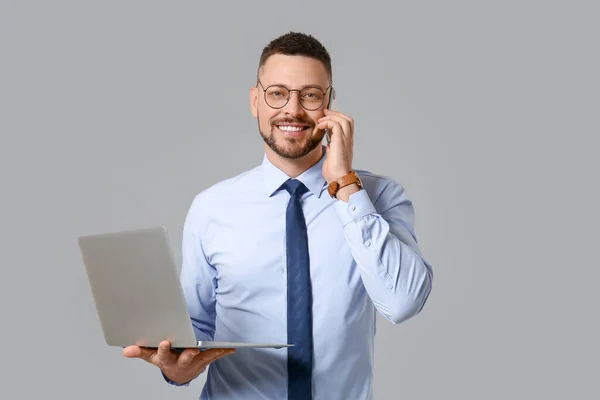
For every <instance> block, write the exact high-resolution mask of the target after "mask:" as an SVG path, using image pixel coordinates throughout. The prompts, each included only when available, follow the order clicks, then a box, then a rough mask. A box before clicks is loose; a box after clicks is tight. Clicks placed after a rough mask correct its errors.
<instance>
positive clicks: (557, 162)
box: [0, 1, 600, 400]
mask: <svg viewBox="0 0 600 400" xmlns="http://www.w3.org/2000/svg"><path fill="white" fill-rule="evenodd" d="M593 3H594V2H592V1H589V2H581V1H569V2H566V1H565V2H557V1H536V2H533V1H518V2H517V1H502V2H481V1H479V2H477V1H453V2H443V1H437V2H406V1H402V2H374V1H369V2H365V3H361V4H360V5H358V4H355V3H352V4H344V3H342V2H335V3H333V2H300V3H283V2H265V1H254V2H239V4H238V5H234V4H233V3H229V2H223V3H205V2H200V1H185V2H182V1H169V2H167V1H164V2H158V1H101V2H100V1H97V2H90V1H85V2H84V1H52V2H50V1H37V2H32V1H2V2H0V4H1V6H0V46H1V47H0V85H1V86H0V101H1V103H0V113H1V114H0V133H1V145H0V174H1V175H0V178H1V180H0V182H1V185H2V186H1V187H2V189H1V190H2V192H1V205H2V206H1V207H0V212H1V214H0V217H1V218H0V221H1V225H2V228H1V230H0V232H1V235H2V237H1V239H2V241H1V246H2V251H1V252H0V265H1V268H2V279H1V280H0V282H1V283H0V285H1V287H0V296H1V301H0V310H1V315H2V328H1V331H0V332H1V336H0V338H1V339H2V340H1V346H2V349H1V353H2V363H1V364H0V368H1V373H0V380H1V384H0V398H3V399H34V398H47V396H49V395H51V394H55V395H57V396H58V397H59V398H62V399H80V398H87V399H106V398H117V399H164V398H169V399H194V398H197V397H198V396H199V393H200V390H201V387H202V384H203V383H204V379H203V378H200V379H199V380H197V381H195V382H194V384H193V385H192V386H191V387H190V388H174V387H171V386H168V385H167V384H165V383H164V382H163V381H162V379H161V377H160V375H159V373H158V370H157V369H155V368H154V367H153V366H151V365H148V364H145V363H143V362H142V361H138V360H128V359H125V358H123V357H121V355H120V349H114V348H108V347H106V346H105V345H104V343H103V338H102V335H101V330H100V326H99V323H98V319H97V316H96V314H95V309H94V306H93V303H92V298H91V294H90V291H89V287H88V284H87V281H86V276H85V273H84V268H83V265H82V262H81V258H80V254H79V252H78V248H77V245H76V237H77V236H78V235H80V234H86V233H93V232H98V231H104V230H120V229H128V228H135V227H140V226H146V225H153V224H162V225H165V226H167V228H168V229H169V230H170V233H171V236H172V241H173V243H174V246H175V247H176V248H178V247H179V246H180V243H181V227H182V224H183V218H184V216H185V213H186V211H187V207H188V206H189V204H190V202H191V200H192V198H193V196H194V195H195V194H196V193H197V192H199V191H200V190H202V189H204V188H206V187H207V186H208V185H210V184H212V183H215V182H217V181H218V180H221V179H223V178H226V177H229V176H231V175H233V174H237V173H240V172H241V171H243V170H246V169H249V168H252V167H253V166H255V165H256V164H258V163H259V162H260V161H261V158H262V154H263V147H262V146H263V143H262V141H261V140H260V137H259V136H258V132H257V126H256V121H255V120H254V119H253V118H252V116H251V114H250V110H249V105H248V90H249V88H250V86H251V85H252V84H253V83H254V80H253V79H254V76H255V70H256V64H257V62H258V57H259V54H260V51H261V49H262V46H264V45H265V44H266V43H267V42H268V41H269V40H271V39H272V38H273V37H275V36H277V35H279V34H281V33H284V32H286V31H288V30H302V31H305V32H309V33H312V34H314V35H315V36H316V37H317V38H319V39H320V40H322V42H323V43H324V44H325V45H326V46H327V47H328V49H329V50H330V52H331V54H332V57H333V64H334V81H335V86H336V88H337V92H338V96H339V107H340V111H342V112H345V113H347V114H349V115H351V116H353V117H354V118H355V119H356V134H355V135H356V150H355V163H354V165H355V166H356V167H359V168H366V169H370V170H372V171H375V172H379V173H383V174H386V175H389V176H392V177H394V178H395V179H397V180H398V181H399V182H401V183H402V184H403V185H404V186H405V188H406V190H407V193H408V195H409V196H410V197H411V198H412V199H413V201H414V203H415V207H416V213H417V214H416V215H417V222H416V223H417V226H416V228H417V234H418V238H419V241H420V244H421V246H422V249H423V251H424V253H425V254H426V256H427V257H428V259H429V261H431V263H432V264H433V267H434V271H435V281H434V289H433V292H432V294H431V297H430V299H429V302H428V305H427V306H426V308H425V309H424V310H423V313H422V314H421V315H419V316H418V317H417V318H415V319H413V320H410V321H408V322H406V323H404V324H402V325H399V326H392V325H389V324H387V323H385V322H384V321H383V320H380V323H379V332H378V336H377V353H376V366H375V371H374V372H375V395H376V399H379V400H383V399H440V398H444V399H446V398H452V399H454V398H457V399H458V398H460V399H506V398H510V399H526V398H527V399H528V398H544V399H566V398H577V399H580V398H581V399H584V398H586V399H587V398H598V397H597V396H598V388H597V383H596V382H595V380H596V379H597V376H598V368H597V356H598V346H597V337H598V333H599V332H598V324H597V319H598V312H597V304H598V303H599V302H598V300H599V296H598V294H597V289H596V288H597V284H596V283H597V280H598V278H599V274H598V271H597V269H598V257H597V249H598V244H597V239H598V233H597V226H598V222H599V221H598V211H597V205H598V200H599V199H598V197H599V196H598V189H597V184H598V171H599V170H600V168H599V162H598V159H597V157H596V155H597V144H598V140H597V136H598V134H599V133H600V130H599V129H598V128H599V126H598V125H599V124H598V106H599V100H598V99H599V93H600V87H599V86H600V85H599V80H598V71H599V70H600V65H599V64H600V63H599V56H598V37H600V29H599V28H598V23H597V15H598V11H599V10H598V6H595V5H593ZM178 257H180V255H179V254H178Z"/></svg>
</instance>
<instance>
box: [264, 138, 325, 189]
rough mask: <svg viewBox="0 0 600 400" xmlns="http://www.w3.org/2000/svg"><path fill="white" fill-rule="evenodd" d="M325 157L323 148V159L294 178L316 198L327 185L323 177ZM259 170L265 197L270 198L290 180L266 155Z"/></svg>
mask: <svg viewBox="0 0 600 400" xmlns="http://www.w3.org/2000/svg"><path fill="white" fill-rule="evenodd" d="M325 157H327V156H326V154H325V148H323V157H321V159H320V160H319V161H318V162H317V163H316V164H315V165H313V166H312V167H310V168H309V169H307V170H306V171H304V172H303V173H302V174H301V175H300V176H298V177H297V178H296V179H298V180H299V181H301V182H302V183H304V185H305V186H306V187H307V188H308V190H309V191H311V192H312V193H313V194H314V195H315V196H317V197H321V193H322V189H323V187H324V186H325V185H326V184H327V181H326V180H325V178H324V177H323V163H324V162H325ZM261 169H262V175H263V180H264V186H265V193H266V194H267V196H272V195H273V194H274V193H275V192H276V191H277V190H278V189H279V188H280V187H281V185H283V183H284V182H285V181H287V180H288V179H290V177H289V176H288V175H287V174H286V173H285V172H283V171H282V170H280V169H279V168H277V167H276V166H275V165H273V164H272V163H271V162H270V161H269V159H268V158H267V155H266V154H265V155H264V157H263V162H262V164H261Z"/></svg>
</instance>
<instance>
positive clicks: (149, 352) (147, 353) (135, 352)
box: [122, 346, 156, 362]
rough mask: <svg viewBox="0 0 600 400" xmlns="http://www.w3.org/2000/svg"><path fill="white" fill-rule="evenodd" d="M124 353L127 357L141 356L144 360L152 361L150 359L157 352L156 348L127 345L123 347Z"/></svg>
mask: <svg viewBox="0 0 600 400" xmlns="http://www.w3.org/2000/svg"><path fill="white" fill-rule="evenodd" d="M122 353H123V355H124V356H125V357H127V358H141V359H142V360H145V361H148V362H150V359H151V358H152V356H153V355H154V354H155V353H156V350H155V349H147V348H144V347H140V346H127V347H125V348H124V349H123V352H122Z"/></svg>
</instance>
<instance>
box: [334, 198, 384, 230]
mask: <svg viewBox="0 0 600 400" xmlns="http://www.w3.org/2000/svg"><path fill="white" fill-rule="evenodd" d="M333 207H334V209H335V212H336V214H337V216H338V218H339V219H340V222H341V223H342V225H343V226H346V225H348V224H349V223H350V222H353V221H356V220H358V219H361V218H363V217H364V216H366V215H369V214H374V213H376V212H377V211H376V210H375V206H374V205H373V202H372V201H371V199H370V198H369V194H368V193H367V191H366V190H365V189H361V190H359V191H358V192H354V193H352V194H351V195H350V198H349V199H348V202H347V203H346V202H345V201H343V200H337V201H336V202H335V203H334V205H333Z"/></svg>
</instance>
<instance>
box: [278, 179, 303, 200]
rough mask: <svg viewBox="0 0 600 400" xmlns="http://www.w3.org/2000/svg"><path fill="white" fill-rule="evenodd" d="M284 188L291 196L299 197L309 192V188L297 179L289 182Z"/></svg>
mask: <svg viewBox="0 0 600 400" xmlns="http://www.w3.org/2000/svg"><path fill="white" fill-rule="evenodd" d="M283 188H284V189H285V190H287V191H288V193H289V194H290V195H292V196H293V195H296V196H298V197H300V196H302V195H303V194H304V193H306V192H307V191H308V188H307V187H306V186H305V185H304V183H302V182H300V181H299V180H297V179H289V180H287V181H286V182H285V183H284V184H283Z"/></svg>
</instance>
